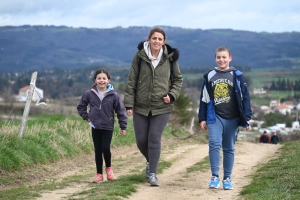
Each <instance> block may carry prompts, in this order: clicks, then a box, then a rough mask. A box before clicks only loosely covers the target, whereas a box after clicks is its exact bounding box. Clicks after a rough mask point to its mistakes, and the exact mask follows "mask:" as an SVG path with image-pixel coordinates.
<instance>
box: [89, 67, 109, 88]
mask: <svg viewBox="0 0 300 200" xmlns="http://www.w3.org/2000/svg"><path fill="white" fill-rule="evenodd" d="M101 73H103V74H106V76H107V78H108V80H110V75H109V73H108V71H107V70H106V69H104V68H102V69H98V70H97V71H95V73H94V77H93V81H94V82H95V80H96V78H97V76H98V74H101ZM96 85H97V84H96V83H94V84H93V86H92V87H95V86H96Z"/></svg>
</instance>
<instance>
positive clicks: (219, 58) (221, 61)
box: [216, 51, 232, 71]
mask: <svg viewBox="0 0 300 200" xmlns="http://www.w3.org/2000/svg"><path fill="white" fill-rule="evenodd" d="M231 60H232V57H231V56H229V52H228V51H220V52H216V63H217V65H218V67H219V69H220V70H222V71H224V70H227V69H229V67H230V66H229V63H230V61H231Z"/></svg>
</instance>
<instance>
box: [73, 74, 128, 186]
mask: <svg viewBox="0 0 300 200" xmlns="http://www.w3.org/2000/svg"><path fill="white" fill-rule="evenodd" d="M93 80H94V82H95V84H94V85H93V86H92V88H91V89H90V90H87V91H85V92H84V94H83V95H82V97H81V99H80V100H79V103H78V106H77V110H78V114H79V115H80V116H81V117H82V118H83V119H84V120H87V121H88V122H89V124H90V126H91V127H92V137H93V142H94V149H95V161H96V169H97V175H96V177H95V178H94V180H93V182H94V183H98V182H100V181H103V175H102V171H103V168H102V167H103V158H102V154H103V157H104V160H105V165H106V169H105V171H106V174H107V180H113V179H114V174H113V170H112V167H111V152H110V144H111V139H112V135H113V130H114V113H116V114H117V118H118V122H119V125H120V128H121V135H122V136H124V135H126V126H127V116H126V110H125V108H124V105H123V103H122V100H121V99H120V97H119V94H118V93H117V92H116V91H115V90H114V89H113V86H112V85H111V84H109V82H110V75H109V74H108V71H107V70H106V69H99V70H97V71H96V72H95V74H94V78H93ZM88 105H89V106H90V110H89V113H88V112H87V106H88Z"/></svg>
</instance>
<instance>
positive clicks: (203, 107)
mask: <svg viewBox="0 0 300 200" xmlns="http://www.w3.org/2000/svg"><path fill="white" fill-rule="evenodd" d="M206 96H207V97H206ZM207 98H209V95H208V92H207V89H206V83H205V80H204V82H203V85H202V89H201V95H200V103H199V104H200V105H199V111H198V119H199V123H200V122H202V121H206V117H207V116H206V113H207V104H208V101H207Z"/></svg>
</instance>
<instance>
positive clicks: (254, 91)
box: [253, 88, 267, 94]
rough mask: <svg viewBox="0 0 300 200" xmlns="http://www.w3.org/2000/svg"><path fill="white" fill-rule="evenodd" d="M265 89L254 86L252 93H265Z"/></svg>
mask: <svg viewBox="0 0 300 200" xmlns="http://www.w3.org/2000/svg"><path fill="white" fill-rule="evenodd" d="M266 93H267V91H266V90H264V88H254V90H253V94H266Z"/></svg>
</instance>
